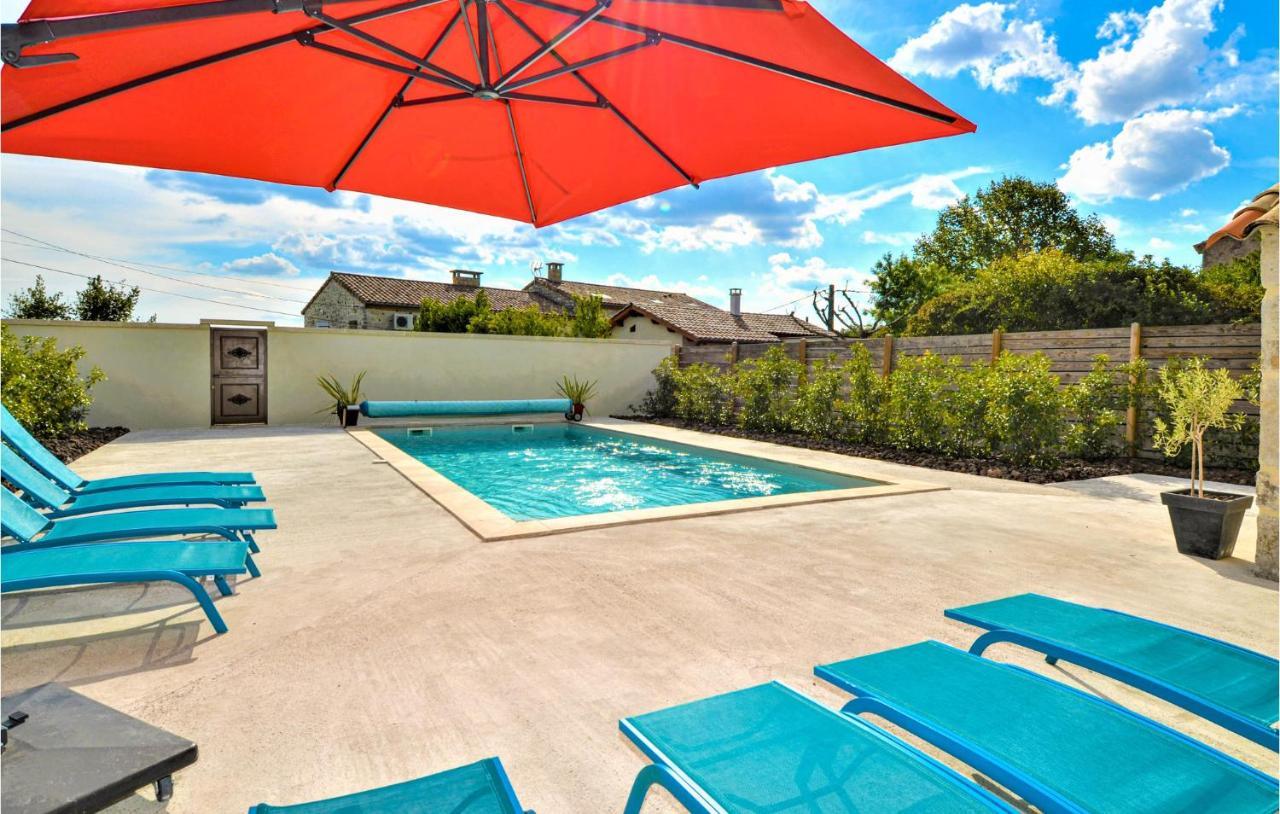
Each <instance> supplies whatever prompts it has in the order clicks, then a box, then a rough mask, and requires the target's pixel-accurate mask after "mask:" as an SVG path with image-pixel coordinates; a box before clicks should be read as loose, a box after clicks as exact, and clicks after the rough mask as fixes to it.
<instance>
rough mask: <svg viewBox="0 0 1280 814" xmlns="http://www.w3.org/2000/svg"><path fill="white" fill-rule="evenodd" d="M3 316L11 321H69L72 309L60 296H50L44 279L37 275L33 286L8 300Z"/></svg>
mask: <svg viewBox="0 0 1280 814" xmlns="http://www.w3.org/2000/svg"><path fill="white" fill-rule="evenodd" d="M5 315H6V316H8V317H10V318H12V319H71V315H72V307H71V305H70V303H67V302H65V301H64V300H63V299H62V295H61V294H57V293H55V294H50V293H49V289H47V288H45V286H44V277H41V276H40V275H39V274H37V275H36V281H35V284H34V285H32V286H31V287H30V288H28V289H27V290H25V291H19V292H17V293H15V294H14V295H13V296H12V297H10V298H9V308H8V309H7V313H6V314H5Z"/></svg>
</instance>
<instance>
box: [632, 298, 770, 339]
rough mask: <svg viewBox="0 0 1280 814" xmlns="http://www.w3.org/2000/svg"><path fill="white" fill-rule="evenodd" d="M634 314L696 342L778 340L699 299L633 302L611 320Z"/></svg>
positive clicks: (766, 332)
mask: <svg viewBox="0 0 1280 814" xmlns="http://www.w3.org/2000/svg"><path fill="white" fill-rule="evenodd" d="M690 299H693V298H692V297H690ZM634 314H639V315H641V316H646V317H649V318H650V319H652V320H655V321H657V322H658V323H660V324H662V325H665V326H666V327H668V328H670V329H671V330H673V331H675V332H676V333H678V334H680V335H681V336H684V337H685V338H687V339H690V340H692V341H694V342H775V341H777V339H778V337H776V336H774V335H773V334H771V333H769V332H768V331H765V330H762V329H759V328H753V327H751V326H750V325H748V324H747V321H746V320H745V319H743V318H742V317H735V316H733V315H732V314H730V313H729V312H728V311H723V310H721V309H719V308H716V307H715V306H713V305H708V304H707V303H705V302H701V301H699V300H693V302H692V303H687V302H674V301H673V302H633V303H631V304H629V305H628V306H626V307H625V308H623V309H622V310H620V311H618V312H617V313H616V314H614V315H613V317H612V318H611V321H612V322H613V324H614V325H617V324H619V323H621V322H622V320H623V319H625V318H626V317H628V316H631V315H634Z"/></svg>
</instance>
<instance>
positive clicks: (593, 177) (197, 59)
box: [0, 0, 975, 226]
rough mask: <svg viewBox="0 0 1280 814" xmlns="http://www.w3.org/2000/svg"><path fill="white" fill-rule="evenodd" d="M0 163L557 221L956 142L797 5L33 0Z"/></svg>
mask: <svg viewBox="0 0 1280 814" xmlns="http://www.w3.org/2000/svg"><path fill="white" fill-rule="evenodd" d="M3 54H4V61H5V63H6V65H5V67H4V70H3V72H0V92H2V97H0V99H2V101H3V119H4V122H3V136H2V137H0V144H2V146H3V149H4V151H6V152H11V153H28V154H33V155H44V156H57V157H63V158H78V159H86V160H90V161H105V162H110V163H116V164H136V165H141V166H147V167H161V168H166V169H175V170H194V171H197V172H208V173H217V174H220V175H232V176H242V177H246V178H256V179H260V180H264V181H276V182H281V183H286V184H300V185H306V186H319V187H324V188H325V189H329V190H334V189H346V190H357V191H360V192H369V193H373V194H377V195H387V196H391V197H395V198H406V199H410V200H415V201H423V202H427V203H432V204H439V205H442V206H448V207H454V208H458V209H467V210H472V211H475V212H484V213H487V214H491V215H498V216H501V217H505V218H513V219H516V220H522V221H527V222H529V223H533V224H535V225H537V226H545V225H547V224H551V223H556V222H558V221H562V220H565V219H567V218H571V217H574V216H577V215H581V214H584V213H587V212H592V211H595V210H597V209H601V208H604V207H607V206H611V205H614V204H617V203H621V202H623V201H628V200H632V199H634V198H639V197H642V196H645V195H648V194H651V193H654V192H659V191H661V190H664V189H670V188H671V187H675V186H680V185H682V184H694V185H696V184H698V183H700V182H702V181H705V180H707V179H711V178H719V177H723V176H726V175H733V174H735V173H740V172H746V171H749V170H756V169H761V168H764V167H771V166H777V165H780V164H787V163H792V162H796V161H803V160H808V159H813V158H820V157H823V156H830V155H836V154H839V153H847V152H852V151H856V150H865V149H868V148H871V147H881V146H885V145H889V144H901V143H904V142H910V141H919V140H922V139H928V138H936V137H939V136H950V135H955V134H958V133H967V132H972V131H973V130H974V129H975V128H974V125H973V124H972V123H970V122H968V121H966V120H965V119H963V118H961V117H960V116H958V115H957V114H955V113H954V112H952V111H951V110H949V109H948V108H946V107H945V106H943V105H942V104H940V103H939V102H938V101H937V100H935V99H933V98H932V97H931V96H929V95H928V94H926V93H925V92H924V91H922V90H920V89H919V88H917V87H916V86H915V85H913V84H911V82H909V81H907V80H906V79H904V78H903V77H902V76H900V75H898V74H897V73H895V72H894V71H893V70H891V69H890V68H889V67H887V66H886V65H885V64H884V63H882V62H880V61H879V60H878V59H876V58H875V57H874V56H872V55H871V54H870V53H868V52H867V51H866V50H864V49H863V48H861V47H860V46H859V45H858V44H857V43H855V42H853V41H852V40H850V39H849V38H848V37H846V36H845V35H844V34H843V33H842V32H841V31H840V30H839V29H837V28H836V27H835V26H833V25H832V24H831V23H830V22H828V21H827V20H826V19H825V18H824V17H823V16H822V15H821V14H819V13H818V12H817V11H815V10H814V9H813V8H812V7H810V6H809V5H808V4H807V3H803V2H797V1H796V0H598V1H597V2H594V3H593V2H591V0H408V1H407V2H405V1H404V0H398V1H397V0H323V2H317V1H316V0H214V2H205V3H195V4H181V3H175V2H167V0H34V2H32V3H31V5H30V6H28V8H27V10H26V12H25V13H24V14H23V16H22V19H21V21H20V22H19V23H17V24H16V25H12V26H5V29H4V39H3Z"/></svg>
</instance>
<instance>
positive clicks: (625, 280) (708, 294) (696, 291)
mask: <svg viewBox="0 0 1280 814" xmlns="http://www.w3.org/2000/svg"><path fill="white" fill-rule="evenodd" d="M603 282H604V283H605V284H606V285H617V286H623V287H626V288H644V289H649V290H651V291H679V292H681V293H684V294H688V295H689V296H690V297H697V298H698V299H700V300H704V301H706V302H710V303H712V304H715V305H727V304H728V302H729V286H728V285H725V287H724V288H720V287H718V286H713V285H710V284H709V281H708V279H707V276H706V275H705V274H703V275H699V277H698V279H697V281H696V282H692V283H691V282H686V281H684V280H664V279H662V278H661V277H659V276H658V275H656V274H646V275H644V276H643V277H631V276H630V275H627V274H624V273H622V272H616V273H614V274H610V275H609V276H608V277H605V278H604V280H603Z"/></svg>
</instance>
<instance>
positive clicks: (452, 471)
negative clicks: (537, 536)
mask: <svg viewBox="0 0 1280 814" xmlns="http://www.w3.org/2000/svg"><path fill="white" fill-rule="evenodd" d="M376 432H377V434H378V435H380V436H382V437H383V438H385V439H386V440H387V441H389V442H391V443H392V444H394V445H395V446H397V447H399V448H400V449H402V450H404V451H405V452H407V453H409V455H411V456H413V457H414V458H416V459H418V460H419V461H421V462H422V463H424V464H426V465H427V466H429V467H431V468H432V469H434V470H436V471H437V472H439V473H440V474H441V475H444V476H445V477H446V478H448V479H449V480H451V481H453V482H454V483H456V484H458V485H459V486H461V487H462V488H464V489H466V490H467V491H468V492H471V493H472V494H474V495H476V496H477V497H479V498H480V499H481V500H483V501H484V502H486V503H488V504H489V505H490V506H493V507H494V508H495V509H497V510H498V511H500V512H502V513H503V514H505V515H506V516H507V517H510V518H511V519H512V520H545V519H548V518H553V517H569V516H572V515H579V514H601V513H604V512H617V511H625V510H628V509H651V508H655V507H658V506H681V505H685V504H688V503H707V502H710V501H715V500H732V499H735V498H745V497H764V496H766V495H785V494H792V493H795V492H822V491H828V490H831V489H853V488H857V487H862V486H875V485H878V483H879V482H878V481H871V480H864V479H862V478H854V477H847V476H844V475H833V474H829V473H827V472H820V471H818V470H816V469H806V468H804V467H799V466H789V465H787V464H780V463H774V462H773V461H766V460H763V459H761V458H749V457H746V456H743V455H731V454H727V453H721V452H715V451H713V450H708V449H703V448H701V447H692V446H685V445H683V444H671V443H667V442H664V441H654V440H651V439H647V438H640V437H638V436H633V435H627V434H625V433H617V432H609V431H607V430H601V429H597V428H594V427H584V426H581V425H578V424H535V425H531V426H526V427H523V428H513V427H512V426H511V425H500V426H493V427H445V428H440V427H436V428H434V429H433V430H432V431H431V432H430V434H425V433H422V434H414V432H413V431H412V430H408V429H380V430H376Z"/></svg>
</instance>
